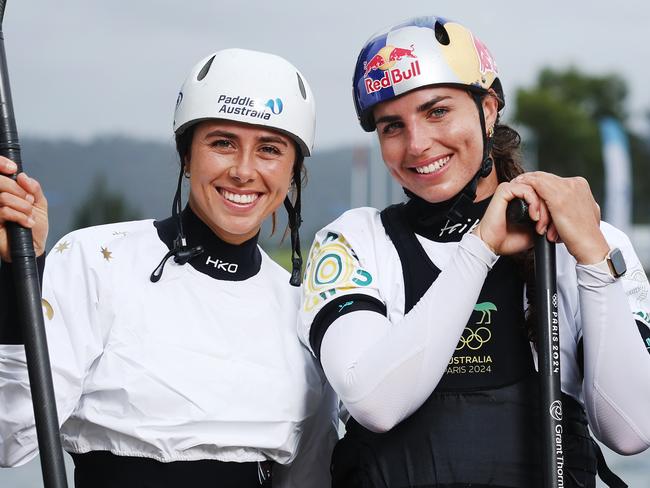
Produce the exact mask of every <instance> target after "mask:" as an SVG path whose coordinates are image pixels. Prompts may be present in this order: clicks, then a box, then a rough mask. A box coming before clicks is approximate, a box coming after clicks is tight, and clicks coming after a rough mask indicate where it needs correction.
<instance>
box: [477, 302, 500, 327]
mask: <svg viewBox="0 0 650 488" xmlns="http://www.w3.org/2000/svg"><path fill="white" fill-rule="evenodd" d="M474 310H476V311H477V312H481V313H482V314H483V315H481V320H479V321H478V322H476V323H477V324H483V323H484V322H483V321H484V320H485V318H486V317H487V322H485V325H489V324H491V323H492V312H493V311H494V312H496V311H497V306H496V305H495V304H494V303H492V302H481V303H477V304H476V305H474Z"/></svg>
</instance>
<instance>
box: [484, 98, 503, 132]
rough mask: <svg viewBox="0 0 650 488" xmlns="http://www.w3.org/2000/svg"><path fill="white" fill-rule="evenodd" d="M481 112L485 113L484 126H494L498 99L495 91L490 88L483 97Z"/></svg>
mask: <svg viewBox="0 0 650 488" xmlns="http://www.w3.org/2000/svg"><path fill="white" fill-rule="evenodd" d="M482 103H483V113H484V114H485V127H486V128H489V127H494V124H496V121H497V115H498V114H499V101H498V99H497V96H496V93H494V91H493V90H490V91H489V92H488V94H487V96H485V97H483V102H482Z"/></svg>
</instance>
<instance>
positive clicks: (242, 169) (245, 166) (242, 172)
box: [228, 154, 257, 183]
mask: <svg viewBox="0 0 650 488" xmlns="http://www.w3.org/2000/svg"><path fill="white" fill-rule="evenodd" d="M256 173H257V168H256V166H255V159H254V158H253V156H252V155H250V154H242V155H241V156H240V157H238V158H236V159H235V160H234V161H233V164H232V166H231V167H230V170H229V172H228V174H229V175H230V177H231V178H232V179H233V180H236V181H238V182H239V183H248V182H249V181H253V180H254V179H255V175H256Z"/></svg>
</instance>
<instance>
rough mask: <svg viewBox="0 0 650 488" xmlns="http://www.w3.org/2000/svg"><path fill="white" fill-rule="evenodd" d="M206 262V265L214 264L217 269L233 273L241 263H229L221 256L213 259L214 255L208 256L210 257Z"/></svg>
mask: <svg viewBox="0 0 650 488" xmlns="http://www.w3.org/2000/svg"><path fill="white" fill-rule="evenodd" d="M205 264H206V266H209V265H212V266H214V267H215V268H216V269H219V270H221V271H225V272H226V273H231V274H235V273H236V272H237V269H238V268H239V265H238V264H236V263H227V262H226V261H222V260H221V259H219V258H216V259H212V256H208V259H206V261H205Z"/></svg>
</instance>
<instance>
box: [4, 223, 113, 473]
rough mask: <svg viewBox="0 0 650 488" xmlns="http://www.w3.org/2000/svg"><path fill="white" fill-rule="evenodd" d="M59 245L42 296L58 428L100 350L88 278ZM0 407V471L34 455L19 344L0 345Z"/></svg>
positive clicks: (77, 259)
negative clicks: (60, 250)
mask: <svg viewBox="0 0 650 488" xmlns="http://www.w3.org/2000/svg"><path fill="white" fill-rule="evenodd" d="M64 242H67V247H66V246H63V247H58V249H63V251H62V252H58V251H52V252H51V253H50V254H49V256H48V258H47V263H46V266H45V273H44V277H43V291H42V296H43V314H44V318H45V331H46V336H47V342H48V350H49V355H50V362H51V365H52V376H53V381H54V392H55V397H56V407H57V413H58V417H59V425H61V424H62V423H63V422H64V421H65V420H66V419H67V418H68V417H69V416H70V414H71V413H72V412H73V410H74V408H75V407H76V405H77V403H78V401H79V397H80V395H81V388H82V384H83V379H84V376H85V374H86V371H87V369H88V368H89V366H90V364H91V362H92V361H93V360H94V358H95V357H97V355H98V354H99V353H100V351H101V345H100V344H101V338H100V337H98V335H97V334H96V333H94V332H93V330H94V328H93V324H94V323H95V320H96V319H95V310H96V299H97V297H96V293H95V286H94V278H93V276H92V273H91V271H90V270H89V269H88V266H87V263H86V262H85V261H84V256H83V252H82V249H80V248H81V246H80V245H79V243H78V242H77V241H76V240H74V238H71V237H70V236H66V237H65V238H63V239H62V240H61V241H60V242H59V244H61V243H64ZM64 248H65V249H64ZM0 406H1V408H0V466H3V467H9V466H20V465H22V464H25V463H27V462H28V461H30V460H31V459H32V458H34V457H35V456H36V455H37V454H38V442H37V437H36V427H35V424H34V412H33V407H32V400H31V392H30V389H29V380H28V374H27V364H26V359H25V349H24V346H22V345H4V346H0Z"/></svg>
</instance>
